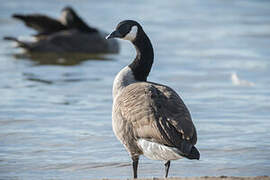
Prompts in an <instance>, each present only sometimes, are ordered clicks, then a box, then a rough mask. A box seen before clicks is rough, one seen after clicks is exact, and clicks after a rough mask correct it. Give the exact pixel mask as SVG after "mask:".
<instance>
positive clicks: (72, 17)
mask: <svg viewBox="0 0 270 180" xmlns="http://www.w3.org/2000/svg"><path fill="white" fill-rule="evenodd" d="M60 19H61V22H62V23H63V24H64V25H65V26H67V28H69V29H77V30H80V31H83V32H87V33H92V32H97V30H96V29H95V28H92V27H90V26H88V25H87V24H86V23H85V22H84V21H83V20H82V19H81V18H80V17H79V16H78V15H77V13H76V12H75V10H74V9H73V8H72V7H70V6H67V7H65V8H64V9H62V14H61V18H60Z"/></svg>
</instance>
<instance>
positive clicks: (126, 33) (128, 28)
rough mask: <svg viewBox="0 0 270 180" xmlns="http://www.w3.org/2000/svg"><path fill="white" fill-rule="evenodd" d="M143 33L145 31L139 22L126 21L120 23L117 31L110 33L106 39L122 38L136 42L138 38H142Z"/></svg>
mask: <svg viewBox="0 0 270 180" xmlns="http://www.w3.org/2000/svg"><path fill="white" fill-rule="evenodd" d="M141 32H143V29H142V27H141V25H140V24H139V23H138V22H136V21H133V20H125V21H122V22H120V23H119V24H118V25H117V26H116V29H115V31H113V32H112V33H110V34H109V35H108V36H107V37H106V39H110V38H120V39H124V40H129V41H131V42H134V41H135V40H136V39H137V38H138V36H140V34H141Z"/></svg>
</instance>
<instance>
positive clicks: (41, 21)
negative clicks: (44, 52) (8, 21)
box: [12, 14, 66, 34]
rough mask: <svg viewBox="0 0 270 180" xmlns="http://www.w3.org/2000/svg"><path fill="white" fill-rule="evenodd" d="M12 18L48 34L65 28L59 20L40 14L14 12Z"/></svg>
mask: <svg viewBox="0 0 270 180" xmlns="http://www.w3.org/2000/svg"><path fill="white" fill-rule="evenodd" d="M12 17H13V18H16V19H20V20H22V21H23V22H24V23H25V25H26V26H28V27H30V28H33V29H35V30H36V31H37V32H39V33H42V34H50V33H54V32H58V31H61V30H64V29H66V26H65V25H63V24H62V23H61V22H60V21H58V20H56V19H53V18H50V17H48V16H45V15H41V14H29V15H21V14H14V15H13V16H12Z"/></svg>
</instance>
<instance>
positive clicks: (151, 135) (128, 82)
mask: <svg viewBox="0 0 270 180" xmlns="http://www.w3.org/2000/svg"><path fill="white" fill-rule="evenodd" d="M106 38H107V39H110V38H120V39H124V40H129V41H130V42H131V43H132V44H133V45H134V46H135V48H136V51H137V55H136V58H135V59H134V60H133V62H132V63H131V64H129V65H128V66H126V67H125V68H123V69H122V70H121V71H120V72H119V73H118V74H117V76H116V77H115V79H114V83H113V109H112V126H113V131H114V133H115V135H116V137H117V138H118V139H119V140H120V141H121V142H122V144H123V145H124V146H125V148H126V150H127V151H128V152H129V154H130V156H131V158H132V160H133V174H134V178H137V167H138V161H139V156H140V155H144V156H146V157H147V158H150V159H153V160H163V161H165V177H167V176H168V172H169V168H170V161H171V160H176V159H180V158H182V157H186V158H188V159H199V158H200V153H199V151H198V150H197V149H196V147H195V146H194V145H195V144H196V142H197V133H196V129H195V126H194V125H193V122H192V120H191V116H190V113H189V111H188V109H187V107H186V106H185V104H184V102H183V101H182V99H181V98H180V97H179V96H178V94H177V93H176V92H175V91H174V90H173V89H171V88H170V87H168V86H165V85H162V84H157V83H153V82H149V81H147V76H148V74H149V72H150V70H151V67H152V63H153V60H154V52H153V47H152V44H151V42H150V40H149V38H148V36H147V35H146V33H145V32H144V31H143V29H142V27H141V25H140V24H139V23H137V22H136V21H133V20H125V21H122V22H120V23H119V24H118V25H117V27H116V30H115V31H113V32H112V33H111V34H109V35H108V36H107V37H106Z"/></svg>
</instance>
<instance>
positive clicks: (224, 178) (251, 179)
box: [103, 176, 270, 180]
mask: <svg viewBox="0 0 270 180" xmlns="http://www.w3.org/2000/svg"><path fill="white" fill-rule="evenodd" d="M165 179H166V178H146V179H137V180H165ZM103 180H118V179H103ZM119 180H120V179H119ZM122 180H123V179H122ZM166 180H270V177H269V176H254V177H231V176H219V177H210V176H204V177H187V178H182V177H171V178H167V179H166Z"/></svg>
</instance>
